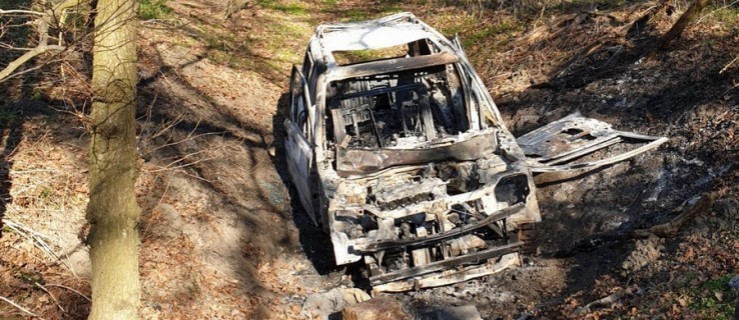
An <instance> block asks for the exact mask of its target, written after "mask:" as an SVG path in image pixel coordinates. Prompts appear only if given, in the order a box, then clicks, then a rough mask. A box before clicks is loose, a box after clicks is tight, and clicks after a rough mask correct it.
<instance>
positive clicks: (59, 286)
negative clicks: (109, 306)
mask: <svg viewBox="0 0 739 320" xmlns="http://www.w3.org/2000/svg"><path fill="white" fill-rule="evenodd" d="M46 286H47V287H57V288H63V289H67V290H69V291H72V292H74V293H76V294H78V295H80V297H83V298H85V300H87V301H88V302H92V299H90V298H89V297H88V296H86V295H84V294H82V293H81V292H79V291H77V290H75V289H73V288H70V287H67V286H65V285H61V284H47V285H46Z"/></svg>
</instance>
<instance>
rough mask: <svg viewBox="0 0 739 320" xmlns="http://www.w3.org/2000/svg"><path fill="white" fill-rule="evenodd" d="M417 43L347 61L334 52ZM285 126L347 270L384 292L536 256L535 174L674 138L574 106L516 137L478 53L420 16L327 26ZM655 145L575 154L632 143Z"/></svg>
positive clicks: (290, 152)
mask: <svg viewBox="0 0 739 320" xmlns="http://www.w3.org/2000/svg"><path fill="white" fill-rule="evenodd" d="M398 45H407V48H408V50H407V53H406V54H405V55H403V56H400V57H397V56H390V57H378V58H377V59H376V60H374V61H367V62H358V63H355V64H349V65H343V66H340V65H338V64H337V63H336V59H335V57H334V53H335V52H337V51H347V50H374V49H382V48H386V47H393V46H398ZM290 94H291V96H290V112H289V118H288V119H287V120H286V121H285V125H286V131H287V138H286V142H285V147H286V149H287V150H286V154H287V161H288V168H289V170H290V172H289V173H290V176H291V179H292V181H293V183H294V184H295V185H296V189H297V191H298V193H299V198H300V202H301V204H302V205H303V207H304V208H305V210H306V212H307V213H308V214H309V215H310V216H311V218H312V219H313V221H314V222H315V223H316V225H321V226H322V227H323V229H324V230H325V231H326V232H327V233H328V234H329V236H330V237H331V241H332V244H333V249H334V257H335V259H336V261H335V262H336V263H337V264H338V265H342V264H349V263H363V264H364V265H365V266H366V268H367V270H368V271H369V274H370V278H369V280H370V282H371V283H372V285H373V288H374V290H377V291H404V290H412V289H418V288H423V287H433V286H441V285H447V284H451V283H455V282H459V281H465V280H467V279H472V278H475V277H480V276H484V275H488V274H491V273H494V272H498V271H500V270H502V269H504V268H507V267H510V266H512V265H516V264H518V262H519V261H520V259H519V252H521V251H524V252H534V251H536V243H535V241H534V240H535V233H536V230H535V229H534V225H535V223H537V222H539V221H540V220H541V215H540V213H539V207H538V202H537V199H536V185H535V183H534V179H533V175H534V174H535V173H538V172H557V171H567V170H576V169H590V168H596V167H600V166H603V165H606V164H610V163H613V162H615V161H620V160H623V159H625V158H628V157H631V156H633V155H635V154H639V153H641V152H644V151H646V150H648V149H651V148H654V147H656V146H657V145H659V144H661V143H663V142H664V141H665V138H658V137H649V136H642V135H637V134H631V133H625V132H620V131H616V130H613V129H612V128H611V127H610V126H609V125H608V124H606V123H603V122H600V121H597V120H593V119H587V118H583V117H579V116H576V115H573V116H570V117H567V118H565V119H563V120H561V121H558V122H555V123H552V124H550V125H547V126H545V127H543V128H541V129H538V130H536V131H534V132H532V133H530V134H527V135H525V136H523V137H521V138H519V139H516V138H515V137H514V136H513V135H512V134H511V133H510V132H509V131H508V130H507V129H506V127H505V126H504V125H503V122H502V120H501V117H500V113H499V111H498V109H497V108H496V106H495V103H494V102H493V100H492V98H491V97H490V95H489V93H488V91H487V89H486V88H485V87H484V85H483V84H482V81H481V80H480V78H479V76H478V75H477V74H476V72H475V70H474V68H472V66H471V64H470V63H469V61H468V60H467V57H466V55H465V53H464V51H463V50H462V47H461V45H460V42H459V40H458V39H454V40H449V39H447V38H445V37H443V36H442V35H441V34H439V33H438V32H436V31H435V30H434V29H433V28H431V27H430V26H428V25H426V24H425V23H423V22H422V21H420V20H418V19H417V18H416V17H415V16H413V15H412V14H410V13H401V14H397V15H393V16H389V17H385V18H381V19H378V20H371V21H365V22H357V23H344V24H329V25H323V26H319V27H318V28H317V29H316V33H315V35H314V36H313V37H312V38H311V40H310V42H309V45H308V50H307V52H306V56H305V59H304V63H303V66H302V67H301V68H300V69H298V68H295V69H294V70H293V76H292V81H291V91H290ZM627 139H629V140H639V141H645V143H646V145H645V146H641V147H639V148H636V149H634V150H631V151H629V152H626V153H623V154H619V155H616V156H614V157H611V158H609V159H599V160H596V161H593V162H590V163H584V164H583V163H574V164H573V163H571V162H572V160H575V159H576V158H579V157H582V156H583V155H586V154H589V153H592V152H594V151H597V150H600V149H602V148H605V147H607V146H611V145H614V144H617V143H620V142H622V141H624V140H627Z"/></svg>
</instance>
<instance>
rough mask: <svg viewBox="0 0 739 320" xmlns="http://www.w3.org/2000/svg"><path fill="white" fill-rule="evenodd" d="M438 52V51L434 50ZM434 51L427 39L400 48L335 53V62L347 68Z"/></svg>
mask: <svg viewBox="0 0 739 320" xmlns="http://www.w3.org/2000/svg"><path fill="white" fill-rule="evenodd" d="M434 51H435V52H437V51H438V50H434ZM431 52H432V49H431V45H430V42H429V41H428V40H427V39H421V40H418V41H414V42H411V43H408V44H402V45H398V46H392V47H386V48H380V49H369V50H352V51H333V52H331V54H332V55H333V56H334V61H336V64H337V65H340V66H346V65H352V64H358V63H364V62H370V61H377V60H388V59H395V58H403V57H415V56H422V55H429V54H431Z"/></svg>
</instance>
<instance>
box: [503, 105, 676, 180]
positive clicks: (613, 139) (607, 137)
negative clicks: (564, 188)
mask: <svg viewBox="0 0 739 320" xmlns="http://www.w3.org/2000/svg"><path fill="white" fill-rule="evenodd" d="M667 140H668V139H667V138H665V137H655V136H648V135H642V134H637V133H631V132H624V131H619V130H615V129H613V128H612V127H611V125H610V124H608V123H605V122H603V121H599V120H595V119H591V118H586V117H583V116H581V115H580V114H579V113H575V114H571V115H569V116H567V117H564V118H562V119H560V120H557V121H554V122H551V123H549V124H547V125H545V126H543V127H541V128H538V129H536V130H534V131H532V132H529V133H527V134H525V135H523V136H521V137H519V138H517V139H516V142H517V143H518V144H519V145H520V146H521V149H523V151H524V154H526V157H527V158H528V162H529V165H530V166H531V171H532V172H535V173H547V172H553V173H557V172H569V171H575V170H578V171H589V170H594V169H597V168H600V167H603V166H607V165H610V164H613V163H616V162H619V161H623V160H626V159H629V158H631V157H633V156H636V155H638V154H641V153H644V152H646V151H648V150H651V149H654V148H656V147H658V146H659V145H661V144H663V143H665V142H666V141H667ZM625 142H634V143H641V145H640V146H638V147H635V148H633V149H631V150H628V151H624V152H621V153H619V154H616V155H612V156H610V157H607V158H602V159H596V160H591V161H585V162H574V160H576V159H578V158H581V157H584V156H587V155H589V154H592V153H594V152H596V151H598V150H601V149H604V148H606V147H610V146H614V145H617V144H621V143H625Z"/></svg>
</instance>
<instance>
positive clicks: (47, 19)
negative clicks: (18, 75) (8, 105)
mask: <svg viewBox="0 0 739 320" xmlns="http://www.w3.org/2000/svg"><path fill="white" fill-rule="evenodd" d="M82 1H83V0H65V1H62V2H61V3H59V4H57V5H56V6H54V8H52V9H51V10H47V11H45V12H39V11H32V10H0V14H24V15H35V16H38V17H39V18H37V19H36V20H33V21H30V22H29V23H28V24H33V25H36V26H37V30H36V32H37V33H38V37H39V41H38V45H37V46H36V47H35V48H32V49H30V50H29V51H28V52H26V53H25V54H23V55H22V56H20V57H18V58H17V59H15V60H13V61H11V62H10V63H9V64H8V65H7V66H6V67H5V68H4V69H2V70H0V83H2V82H4V81H5V80H7V79H8V78H9V77H10V76H11V75H13V73H14V72H15V71H16V70H17V69H18V68H20V67H21V66H23V65H24V64H25V63H26V62H28V61H29V60H31V59H33V58H35V57H36V56H38V55H40V54H43V53H46V52H49V51H62V50H65V49H66V47H64V46H61V45H49V24H50V23H51V21H52V18H56V13H61V12H64V10H66V9H69V8H72V7H75V6H78V5H80V4H81V3H82ZM25 49H27V48H23V49H22V50H25Z"/></svg>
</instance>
